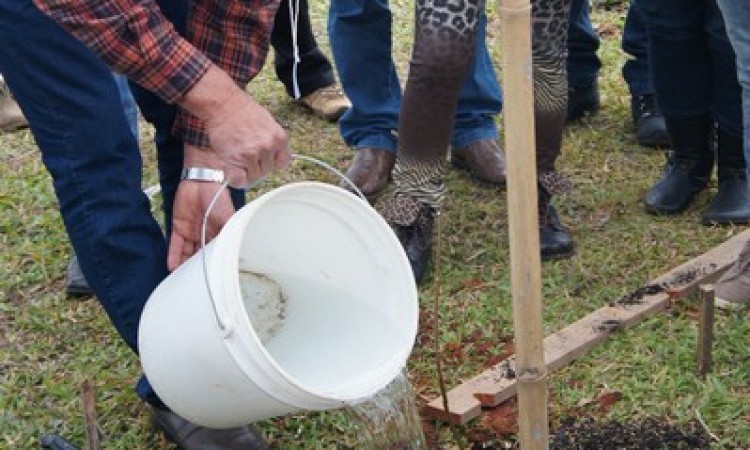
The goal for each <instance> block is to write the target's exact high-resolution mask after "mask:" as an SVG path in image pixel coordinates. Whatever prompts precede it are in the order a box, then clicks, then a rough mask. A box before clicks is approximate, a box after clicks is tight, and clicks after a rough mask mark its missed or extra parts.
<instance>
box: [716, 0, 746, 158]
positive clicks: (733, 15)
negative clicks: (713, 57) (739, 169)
mask: <svg viewBox="0 0 750 450" xmlns="http://www.w3.org/2000/svg"><path fill="white" fill-rule="evenodd" d="M719 7H720V8H721V12H722V13H723V15H724V22H725V24H726V28H727V35H728V36H729V40H730V41H731V43H732V47H733V48H734V52H735V54H736V55H737V74H738V77H739V82H740V86H742V116H743V132H744V140H745V160H746V161H750V8H748V4H747V1H746V0H719Z"/></svg>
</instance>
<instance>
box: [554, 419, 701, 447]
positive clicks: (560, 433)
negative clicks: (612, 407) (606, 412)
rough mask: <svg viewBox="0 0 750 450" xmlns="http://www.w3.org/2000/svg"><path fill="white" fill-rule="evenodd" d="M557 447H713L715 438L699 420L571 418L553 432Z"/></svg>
mask: <svg viewBox="0 0 750 450" xmlns="http://www.w3.org/2000/svg"><path fill="white" fill-rule="evenodd" d="M550 436H551V437H550V441H551V443H550V448H551V449H554V450H563V449H564V450H600V449H604V448H612V449H615V448H616V449H622V450H631V449H632V450H648V449H660V450H661V449H675V450H677V449H686V450H687V449H691V450H692V449H696V450H697V449H700V450H702V449H709V448H710V443H711V439H710V437H709V436H708V433H706V431H705V430H704V429H703V428H702V427H701V425H700V423H698V422H697V421H693V422H688V423H686V424H684V425H681V426H678V425H674V424H671V423H669V422H668V421H667V420H665V419H661V418H649V419H645V420H642V421H635V422H626V423H622V422H618V421H612V422H606V423H597V422H595V421H594V420H593V419H588V420H584V421H569V422H566V423H563V425H562V426H561V427H560V428H559V429H558V430H557V431H556V432H554V433H550Z"/></svg>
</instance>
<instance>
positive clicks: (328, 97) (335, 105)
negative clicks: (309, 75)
mask: <svg viewBox="0 0 750 450" xmlns="http://www.w3.org/2000/svg"><path fill="white" fill-rule="evenodd" d="M299 103H300V105H302V106H304V107H305V108H307V109H309V110H310V111H312V112H313V114H315V115H316V116H320V117H323V118H324V119H326V120H328V121H330V122H336V121H338V120H339V118H340V117H341V115H342V114H344V113H345V112H346V110H347V109H349V108H351V107H352V104H351V102H350V101H349V99H348V98H346V95H345V94H344V93H343V92H342V91H341V89H339V87H338V86H337V85H336V84H332V85H330V86H326V87H324V88H320V89H318V90H317V91H314V92H312V93H311V94H308V95H306V96H304V97H302V98H301V99H299Z"/></svg>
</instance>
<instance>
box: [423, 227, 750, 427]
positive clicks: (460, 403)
mask: <svg viewBox="0 0 750 450" xmlns="http://www.w3.org/2000/svg"><path fill="white" fill-rule="evenodd" d="M748 239H750V230H746V231H744V232H742V233H740V234H737V235H736V236H734V237H732V238H730V239H729V240H727V241H726V242H724V243H722V244H721V245H719V246H717V247H715V248H713V249H711V250H709V251H707V252H706V253H704V254H702V255H700V256H698V257H696V258H694V259H692V260H690V261H688V262H686V263H684V264H682V265H680V266H678V267H676V268H675V269H672V270H670V271H669V272H667V273H666V274H664V275H662V276H660V277H658V278H656V279H654V280H653V281H651V282H650V283H648V284H646V285H644V286H642V287H640V288H638V289H636V290H635V291H633V292H631V293H630V294H628V295H625V296H623V297H621V298H619V299H617V300H615V301H613V302H612V303H610V304H609V305H607V306H605V307H603V308H600V309H598V310H596V311H594V312H592V313H591V314H589V315H587V316H586V317H584V318H582V319H580V320H578V321H577V322H575V323H573V324H571V325H568V326H567V327H565V328H563V329H562V330H560V331H558V332H556V333H553V334H551V335H549V336H547V337H546V338H545V339H544V359H545V363H546V365H547V371H548V372H551V371H554V370H557V369H559V368H561V367H564V366H565V365H567V364H569V363H570V362H572V361H573V360H575V359H576V358H579V357H580V356H582V355H584V354H586V353H587V352H588V351H589V350H591V349H592V348H593V347H595V346H596V345H598V344H600V343H602V342H604V341H605V340H606V339H607V337H608V336H609V335H610V334H611V333H612V332H614V331H617V330H622V329H624V328H627V327H630V326H633V325H636V324H638V323H640V322H642V321H643V320H644V319H645V318H646V317H648V316H650V315H653V314H655V313H657V312H660V311H663V310H664V309H666V308H667V307H669V306H670V305H671V304H672V302H673V301H675V300H677V299H680V298H684V297H686V296H688V295H690V294H692V293H694V292H695V291H696V290H697V288H698V286H699V285H700V284H705V283H710V282H713V281H714V280H715V279H716V278H718V277H719V276H720V275H721V273H723V272H724V270H726V269H727V268H728V267H729V266H730V265H731V264H732V263H733V262H734V260H735V259H737V256H738V255H739V253H740V251H741V250H742V248H743V247H744V245H745V242H746V241H747V240H748ZM514 361H515V356H511V357H509V358H508V359H506V360H504V361H501V362H500V363H498V364H496V365H495V366H493V367H491V368H489V369H488V370H486V371H484V372H482V373H481V374H479V375H478V376H476V377H474V378H471V379H469V380H466V381H464V382H463V383H461V384H460V385H458V386H456V387H455V388H453V389H451V390H449V391H448V392H447V398H448V411H445V410H444V408H443V399H442V398H441V397H438V398H436V399H434V400H432V401H430V402H429V403H428V404H427V405H426V406H425V407H424V408H423V409H422V413H423V415H424V416H425V417H427V418H432V419H436V420H442V421H446V422H450V423H456V424H465V423H466V422H468V421H469V420H471V419H474V418H475V417H477V416H479V415H480V414H481V411H482V407H493V406H496V405H498V404H500V403H502V402H503V401H505V400H507V399H509V398H511V397H513V396H514V395H516V392H517V386H516V379H515V362H514Z"/></svg>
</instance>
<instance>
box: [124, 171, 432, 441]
mask: <svg viewBox="0 0 750 450" xmlns="http://www.w3.org/2000/svg"><path fill="white" fill-rule="evenodd" d="M201 252H206V254H205V263H206V265H205V267H206V268H207V271H206V274H205V276H204V266H203V259H202V255H201V253H198V254H196V255H195V256H193V257H192V258H190V259H189V260H188V261H186V262H185V263H184V264H183V265H181V266H180V267H179V268H178V269H177V270H176V271H174V273H172V274H171V275H170V276H169V277H167V278H166V279H165V280H164V281H163V282H162V283H161V284H160V285H159V286H158V288H157V289H156V290H155V291H154V292H153V294H152V295H151V297H150V298H149V300H148V303H147V304H146V308H145V309H144V311H143V315H142V317H141V323H140V329H139V336H138V341H139V352H140V358H141V362H142V364H143V369H144V372H145V373H146V376H147V377H148V379H149V381H150V382H151V385H152V386H153V388H154V390H155V391H156V393H157V394H158V395H159V397H161V399H162V400H163V401H164V402H165V403H166V404H167V406H169V407H170V408H171V409H172V410H173V411H174V412H176V413H177V414H179V415H180V416H182V417H184V418H186V419H188V420H190V421H191V422H194V423H197V424H200V425H203V426H207V427H214V428H224V427H233V426H238V425H241V424H246V423H250V422H254V421H257V420H262V419H267V418H271V417H276V416H280V415H285V414H288V413H292V412H296V411H302V410H325V409H332V408H337V407H340V406H342V405H344V404H352V403H357V402H360V401H363V400H365V399H367V398H369V397H371V396H372V395H373V394H375V393H376V392H378V391H379V390H381V389H382V388H383V387H385V386H386V385H387V384H388V383H389V382H391V381H392V380H393V379H394V378H395V377H396V376H397V375H398V374H399V373H400V372H401V370H402V369H403V367H404V366H405V364H406V361H407V359H408V357H409V354H410V353H411V349H412V347H413V345H414V339H415V337H416V333H417V321H418V296H417V288H416V285H415V283H414V278H413V275H412V272H411V269H410V266H409V263H408V260H407V259H406V256H405V254H404V252H403V249H402V247H401V245H400V244H399V242H398V240H397V238H396V237H395V235H394V234H393V232H392V231H391V229H390V227H389V226H388V225H387V224H386V223H385V221H384V220H383V219H382V218H381V217H380V215H379V214H378V213H377V212H376V211H374V210H373V209H372V208H371V207H370V206H369V205H368V204H367V203H366V202H364V201H363V200H361V199H359V198H357V197H356V196H354V195H352V194H350V193H349V192H346V191H344V190H343V189H340V188H338V187H335V186H331V185H327V184H323V183H317V182H300V183H292V184H288V185H285V186H283V187H280V188H277V189H274V190H272V191H271V192H268V193H266V194H264V195H263V196H261V197H259V198H258V199H256V200H254V201H252V202H251V203H249V204H247V205H246V206H245V207H244V208H242V209H240V210H239V211H237V213H236V214H235V215H234V216H232V218H231V219H230V220H229V222H227V224H226V225H225V226H224V228H223V229H222V231H221V233H220V234H219V235H218V236H217V237H216V238H215V239H214V240H213V242H211V243H210V244H209V245H207V246H206V247H205V248H204V249H203V250H202V251H201ZM207 282H208V283H210V290H211V294H212V295H211V294H209V290H208V289H207V287H206V283H207ZM279 290H280V291H281V292H280V294H281V296H279ZM211 297H213V302H212V300H211ZM253 323H255V326H254V325H253ZM220 324H221V325H223V327H222V326H220Z"/></svg>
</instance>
